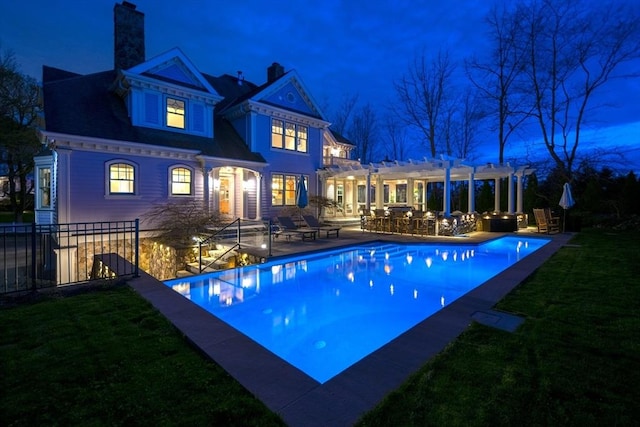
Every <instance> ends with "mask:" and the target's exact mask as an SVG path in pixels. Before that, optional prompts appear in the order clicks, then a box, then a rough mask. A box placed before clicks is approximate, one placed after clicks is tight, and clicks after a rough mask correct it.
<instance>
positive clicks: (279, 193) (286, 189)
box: [271, 174, 298, 206]
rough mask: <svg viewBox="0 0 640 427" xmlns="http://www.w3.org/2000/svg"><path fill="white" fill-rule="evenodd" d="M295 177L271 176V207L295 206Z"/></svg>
mask: <svg viewBox="0 0 640 427" xmlns="http://www.w3.org/2000/svg"><path fill="white" fill-rule="evenodd" d="M297 179H298V178H297V177H296V175H282V174H273V175H271V205H272V206H294V205H295V204H296V182H297Z"/></svg>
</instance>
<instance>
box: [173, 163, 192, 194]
mask: <svg viewBox="0 0 640 427" xmlns="http://www.w3.org/2000/svg"><path fill="white" fill-rule="evenodd" d="M171 195H172V196H188V195H191V170H189V169H187V168H183V167H177V168H173V169H171Z"/></svg>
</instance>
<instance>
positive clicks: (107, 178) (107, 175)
mask: <svg viewBox="0 0 640 427" xmlns="http://www.w3.org/2000/svg"><path fill="white" fill-rule="evenodd" d="M118 163H122V164H125V165H128V166H131V167H133V193H111V166H112V165H115V164H118ZM139 181H140V167H139V166H138V164H137V163H135V162H132V161H131V160H125V159H113V160H109V161H108V162H105V164H104V197H105V198H106V199H127V200H130V199H136V198H140V193H139Z"/></svg>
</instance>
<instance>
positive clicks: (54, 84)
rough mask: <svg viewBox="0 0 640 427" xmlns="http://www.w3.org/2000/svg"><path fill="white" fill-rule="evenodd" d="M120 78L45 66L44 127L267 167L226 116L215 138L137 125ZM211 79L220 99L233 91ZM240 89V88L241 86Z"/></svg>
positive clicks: (222, 79) (217, 122) (225, 82)
mask: <svg viewBox="0 0 640 427" xmlns="http://www.w3.org/2000/svg"><path fill="white" fill-rule="evenodd" d="M116 77H117V72H116V71H115V70H111V71H104V72H99V73H94V74H87V75H79V74H75V73H70V72H68V71H64V70H60V69H56V68H52V67H47V66H45V67H43V99H44V117H45V129H46V130H47V131H50V132H57V133H65V134H70V135H77V136H87V137H93V138H103V139H111V140H116V141H127V142H134V143H140V144H149V145H154V146H164V147H171V148H182V149H191V150H197V151H200V152H201V153H202V154H203V155H206V156H212V157H222V158H228V159H236V160H244V161H252V162H261V163H266V161H265V159H264V157H262V155H261V154H259V153H254V152H251V151H250V150H249V148H248V146H247V145H246V144H245V142H244V140H243V139H242V138H241V137H240V135H239V134H238V133H237V132H236V131H235V129H234V128H233V126H231V124H230V123H229V122H228V121H226V120H224V119H221V118H218V119H216V120H215V123H214V129H215V132H214V135H215V136H214V138H213V140H212V139H211V138H206V137H201V136H195V135H189V134H184V133H179V132H172V131H168V130H162V129H153V128H146V127H142V126H133V125H132V124H131V121H130V119H129V115H128V112H127V108H126V105H125V103H124V100H123V99H121V98H120V97H119V96H118V95H116V94H115V93H114V92H113V91H112V90H111V87H112V85H113V83H114V82H115V80H116ZM212 79H213V80H214V81H215V83H216V85H217V86H214V87H215V89H216V90H219V93H220V94H221V95H223V96H225V93H231V92H232V91H231V87H230V85H229V83H228V79H227V78H226V77H225V76H223V77H220V78H212ZM208 80H209V79H208ZM212 84H213V82H212ZM236 86H239V85H237V83H236Z"/></svg>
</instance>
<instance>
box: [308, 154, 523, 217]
mask: <svg viewBox="0 0 640 427" xmlns="http://www.w3.org/2000/svg"><path fill="white" fill-rule="evenodd" d="M533 172H534V169H531V168H529V166H522V167H517V168H516V167H514V166H511V165H510V164H509V163H507V164H504V165H494V164H492V163H488V164H486V165H482V166H469V165H465V164H464V163H463V160H462V159H446V158H442V159H440V160H437V159H426V158H425V159H423V160H407V161H397V160H396V161H392V162H386V161H385V162H380V163H370V164H368V165H363V164H355V163H354V164H350V165H339V166H331V167H327V168H325V169H322V170H320V171H319V172H318V175H319V179H320V181H321V182H322V183H323V187H324V188H326V184H327V183H328V182H330V181H331V180H344V179H348V180H352V179H357V180H365V181H366V187H367V188H366V199H367V200H366V209H367V210H369V209H371V208H372V206H371V201H370V200H369V194H370V190H371V186H372V183H374V186H375V191H376V197H375V206H374V207H375V208H382V207H383V198H382V196H381V194H378V193H377V192H381V191H382V187H383V185H382V183H383V182H384V181H385V180H393V179H406V180H407V181H408V182H409V183H411V182H413V181H414V180H423V181H425V182H442V183H444V198H443V206H442V212H443V215H444V216H445V217H446V216H449V214H450V213H451V206H450V205H451V182H456V181H468V182H469V183H470V184H472V183H473V181H475V180H490V179H493V180H495V182H496V185H495V202H494V205H495V209H494V211H496V212H499V211H500V185H499V181H500V179H503V178H507V179H508V183H509V184H508V189H507V192H508V197H507V205H508V206H507V212H506V213H508V214H514V213H523V177H524V176H526V175H530V174H531V173H533ZM424 191H425V195H424V196H425V197H424V200H427V197H426V186H425V190H424ZM468 191H469V197H468V199H469V206H468V210H467V211H468V212H469V213H471V212H474V211H475V202H474V200H475V186H474V185H469V190H468ZM408 204H409V205H410V204H411V203H408Z"/></svg>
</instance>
